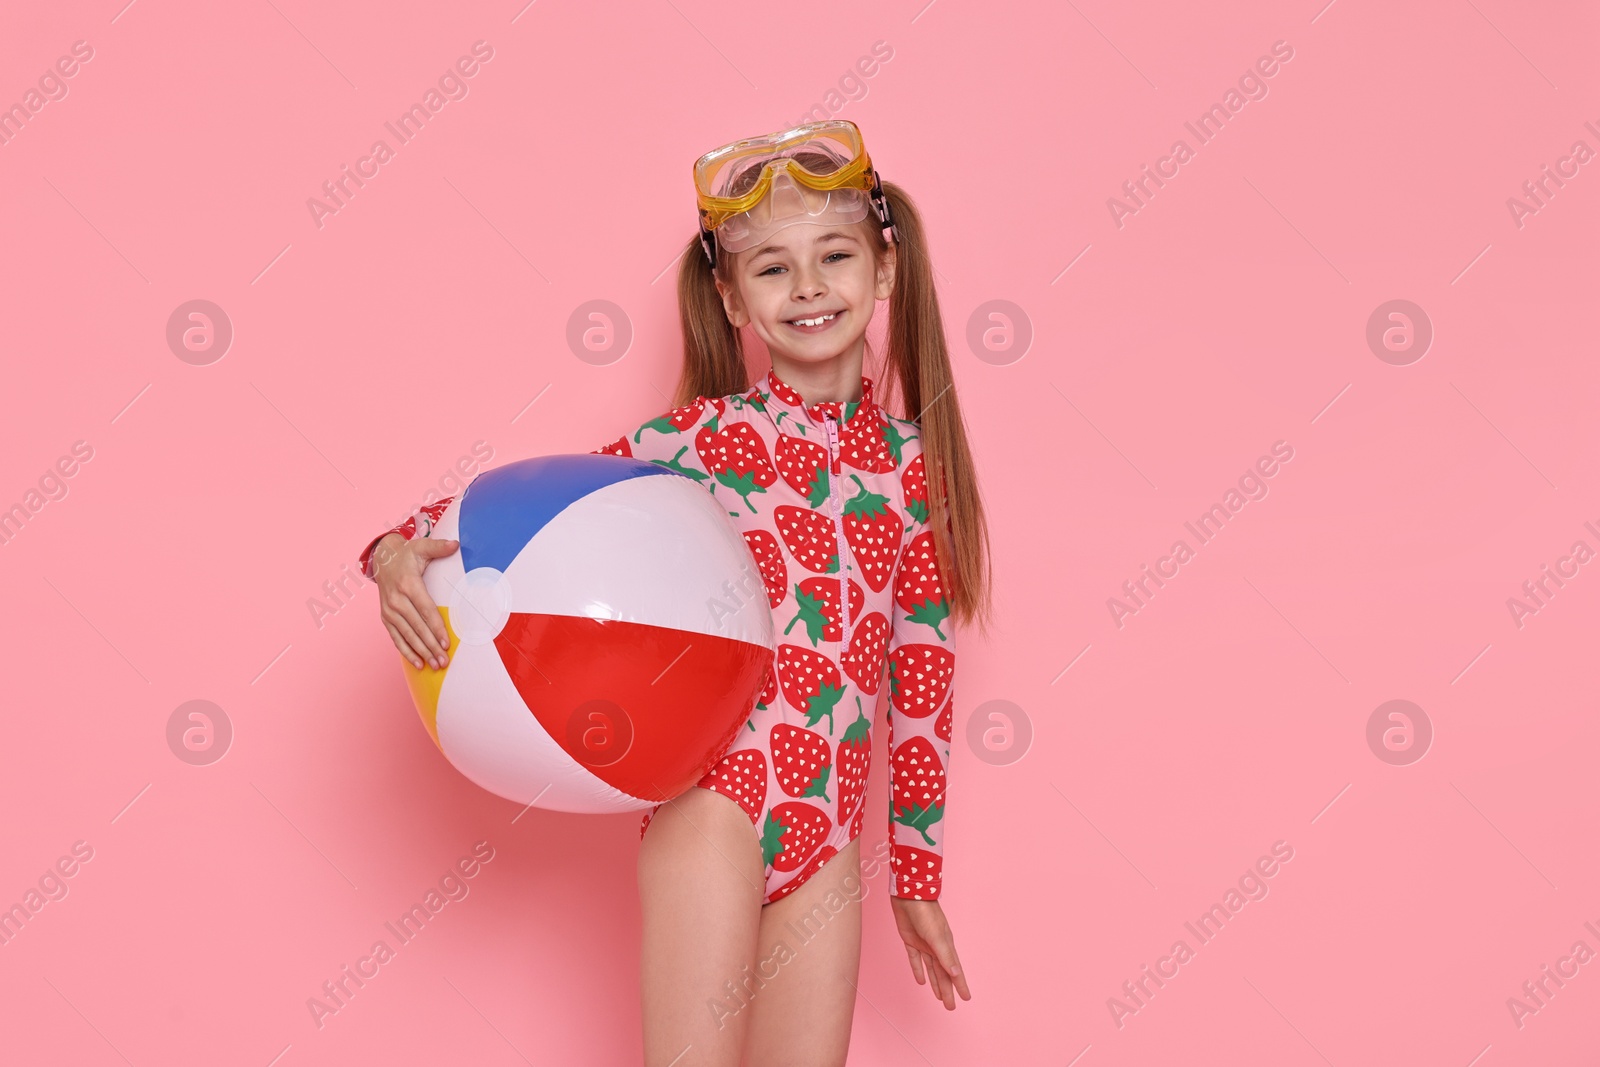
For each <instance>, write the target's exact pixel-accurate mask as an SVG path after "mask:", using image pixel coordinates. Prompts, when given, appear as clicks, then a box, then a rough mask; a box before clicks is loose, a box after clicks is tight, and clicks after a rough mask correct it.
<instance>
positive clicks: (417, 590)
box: [406, 574, 450, 652]
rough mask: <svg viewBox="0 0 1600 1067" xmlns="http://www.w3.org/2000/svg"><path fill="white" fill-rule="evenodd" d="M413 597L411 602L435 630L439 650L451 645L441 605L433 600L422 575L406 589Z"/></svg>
mask: <svg viewBox="0 0 1600 1067" xmlns="http://www.w3.org/2000/svg"><path fill="white" fill-rule="evenodd" d="M406 593H407V595H408V596H410V597H411V603H412V604H414V605H416V607H417V610H419V611H421V612H422V617H423V618H425V619H427V620H428V628H429V629H430V630H432V631H433V637H434V640H435V641H436V642H437V643H438V647H439V650H440V651H441V652H442V651H443V650H444V649H447V648H449V647H450V631H449V630H447V629H445V625H444V616H443V615H441V614H440V613H439V606H438V605H437V604H435V603H434V602H433V597H432V596H430V595H429V594H428V587H427V586H426V585H424V584H422V576H421V575H420V574H419V575H418V576H417V580H416V581H415V582H413V583H411V588H409V589H407V590H406Z"/></svg>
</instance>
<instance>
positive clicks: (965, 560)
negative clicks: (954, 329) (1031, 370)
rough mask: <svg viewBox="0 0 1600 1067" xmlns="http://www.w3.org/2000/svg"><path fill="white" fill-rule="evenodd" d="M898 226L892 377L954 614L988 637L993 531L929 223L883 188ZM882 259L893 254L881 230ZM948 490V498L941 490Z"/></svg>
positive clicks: (887, 364) (898, 192)
mask: <svg viewBox="0 0 1600 1067" xmlns="http://www.w3.org/2000/svg"><path fill="white" fill-rule="evenodd" d="M882 184H883V191H884V195H885V197H886V198H887V199H888V201H889V210H890V214H891V216H892V217H893V219H894V223H895V230H896V231H897V233H898V238H897V240H896V251H895V255H896V267H895V282H894V289H893V290H892V291H891V293H890V296H889V331H888V352H887V353H886V354H885V357H884V368H885V370H884V373H885V376H886V377H892V378H894V379H895V380H896V381H897V382H898V385H899V391H900V396H901V398H902V400H903V402H904V405H905V411H906V413H905V417H906V418H907V419H910V420H911V421H913V422H916V423H918V425H919V426H920V434H921V437H922V455H923V460H922V461H923V465H924V466H925V467H926V468H927V479H928V512H929V514H928V528H929V529H930V530H932V531H933V540H934V549H935V552H936V554H937V556H938V559H939V567H940V570H941V571H942V572H943V573H944V575H945V580H946V582H947V584H948V585H949V587H950V588H949V589H947V590H946V591H945V592H946V595H947V596H948V597H949V600H950V614H951V616H952V617H953V618H955V619H956V620H957V621H959V622H962V623H972V622H976V623H977V624H978V626H979V629H980V630H981V631H983V632H984V633H987V630H988V625H987V624H988V622H989V621H990V619H991V618H992V612H993V608H992V603H991V600H990V580H989V576H990V569H991V567H990V553H989V535H988V526H987V523H986V520H985V518H984V509H983V501H982V499H981V497H980V495H979V492H978V477H977V468H976V466H975V465H974V464H973V461H972V453H971V450H970V449H969V448H968V447H967V433H966V425H965V423H964V421H963V420H962V417H961V407H960V405H959V403H958V402H957V400H956V390H955V375H954V373H953V371H952V369H951V365H950V349H949V345H948V344H947V342H946V340H945V334H944V320H943V319H942V318H941V316H940V312H939V295H938V292H937V291H936V289H935V288H934V283H933V265H932V262H931V260H930V259H929V258H928V244H927V236H926V231H925V230H924V229H923V225H922V216H921V214H920V213H919V212H918V211H917V208H916V205H914V204H913V203H912V202H911V198H910V197H909V196H908V195H907V194H906V192H905V190H904V189H902V188H901V187H900V186H898V185H896V184H894V183H893V182H883V183H882ZM871 232H873V233H874V234H877V235H878V240H877V242H876V243H878V244H879V245H880V248H879V254H880V255H882V254H883V253H884V252H886V251H887V250H888V245H887V243H886V242H884V241H883V237H882V235H881V232H880V231H879V229H878V228H877V227H876V226H873V227H872V228H871ZM940 486H944V487H945V491H944V492H943V493H941V492H939V491H938V487H940Z"/></svg>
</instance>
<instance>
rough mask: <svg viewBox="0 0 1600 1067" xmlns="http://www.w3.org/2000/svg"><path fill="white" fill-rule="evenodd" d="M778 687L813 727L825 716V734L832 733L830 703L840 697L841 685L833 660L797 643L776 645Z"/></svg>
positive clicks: (842, 685) (790, 703)
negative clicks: (826, 726) (826, 727)
mask: <svg viewBox="0 0 1600 1067" xmlns="http://www.w3.org/2000/svg"><path fill="white" fill-rule="evenodd" d="M778 688H779V689H781V690H782V691H783V697H784V699H785V700H787V701H788V702H789V706H790V707H792V708H794V709H795V710H796V711H799V712H800V713H802V714H803V715H805V717H806V725H807V726H815V725H817V723H818V722H819V721H820V720H821V719H822V717H823V716H824V715H826V716H827V717H828V736H830V737H831V736H833V706H834V705H835V704H837V703H839V698H840V697H842V696H844V684H843V683H842V682H841V681H840V679H839V668H838V667H836V666H834V663H833V660H831V659H829V658H828V657H827V656H824V655H822V654H821V653H819V652H813V651H811V650H810V649H809V648H801V647H800V646H799V645H779V646H778Z"/></svg>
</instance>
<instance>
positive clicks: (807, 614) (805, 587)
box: [773, 578, 867, 648]
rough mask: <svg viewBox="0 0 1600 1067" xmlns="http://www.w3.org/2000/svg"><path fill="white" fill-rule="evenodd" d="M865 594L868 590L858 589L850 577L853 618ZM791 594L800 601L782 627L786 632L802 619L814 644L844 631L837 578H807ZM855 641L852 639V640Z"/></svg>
mask: <svg viewBox="0 0 1600 1067" xmlns="http://www.w3.org/2000/svg"><path fill="white" fill-rule="evenodd" d="M866 597H867V594H865V593H863V592H862V591H861V587H860V586H859V585H857V584H856V583H855V582H854V581H852V582H851V583H850V616H851V618H852V619H855V618H859V617H860V613H861V605H862V602H863V601H865V600H866ZM794 598H795V602H796V603H798V604H799V605H800V610H799V611H797V612H795V616H794V618H792V619H790V620H789V625H788V626H785V627H784V628H783V632H784V633H785V634H787V633H788V632H789V631H790V630H792V629H794V624H795V623H797V622H799V621H801V620H802V619H804V620H805V624H806V636H807V637H809V638H811V645H812V647H813V648H814V647H816V644H817V642H818V641H837V640H839V638H840V637H842V636H843V635H844V627H843V625H842V624H841V619H840V615H839V579H837V578H807V579H806V580H805V581H803V582H801V583H799V584H798V585H796V586H795V587H794ZM773 606H774V607H776V606H777V605H776V604H774V605H773ZM854 643H855V641H854V640H852V641H851V644H854Z"/></svg>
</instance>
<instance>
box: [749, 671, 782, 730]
mask: <svg viewBox="0 0 1600 1067" xmlns="http://www.w3.org/2000/svg"><path fill="white" fill-rule="evenodd" d="M777 698H778V670H777V660H776V659H774V660H773V665H772V666H771V667H768V668H767V680H766V682H765V684H763V685H762V686H761V694H760V695H759V696H757V697H756V707H755V711H752V712H751V713H750V714H751V715H752V716H754V715H755V712H756V711H766V710H767V709H768V708H769V707H771V706H772V702H773V701H774V700H776V699H777ZM744 724H745V725H746V726H748V727H750V732H751V733H754V732H755V729H756V724H755V723H754V722H753V721H752V720H751V719H746V720H745V721H744Z"/></svg>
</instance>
